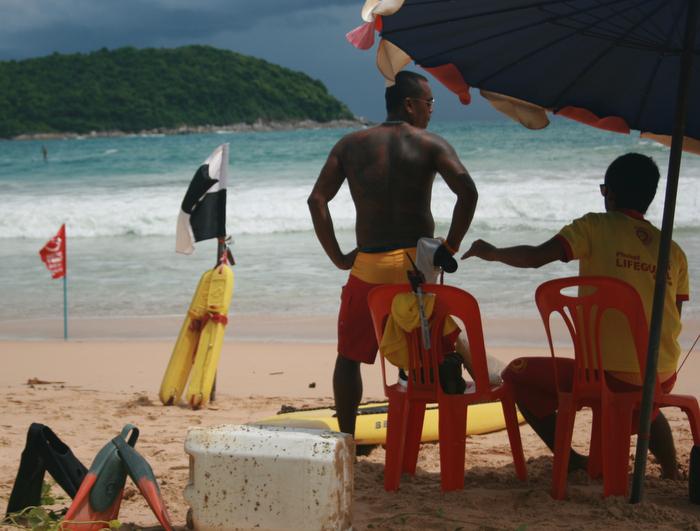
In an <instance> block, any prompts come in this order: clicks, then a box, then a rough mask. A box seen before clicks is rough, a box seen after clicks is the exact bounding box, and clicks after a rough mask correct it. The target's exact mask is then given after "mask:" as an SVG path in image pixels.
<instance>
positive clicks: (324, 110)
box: [0, 46, 353, 138]
mask: <svg viewBox="0 0 700 531" xmlns="http://www.w3.org/2000/svg"><path fill="white" fill-rule="evenodd" d="M352 117H353V115H352V113H351V112H350V110H349V109H348V108H347V107H346V106H345V105H344V104H343V103H342V102H340V101H338V100H337V99H336V98H334V97H333V96H332V95H330V94H329V92H328V90H327V89H326V87H325V86H324V85H323V83H321V82H320V81H318V80H314V79H312V78H310V77H309V76H307V75H306V74H304V73H302V72H296V71H293V70H289V69H287V68H283V67H280V66H278V65H274V64H272V63H269V62H267V61H264V60H261V59H256V58H254V57H250V56H245V55H242V54H238V53H235V52H231V51H227V50H220V49H217V48H213V47H210V46H184V47H181V48H175V49H155V48H147V49H136V48H132V47H126V48H119V49H116V50H108V49H106V48H103V49H101V50H98V51H95V52H91V53H87V54H81V53H77V54H59V53H54V54H52V55H49V56H46V57H39V58H33V59H25V60H21V61H1V62H0V137H2V138H11V137H14V136H17V135H20V134H29V133H52V132H74V133H89V132H91V131H112V130H120V131H124V132H135V131H141V130H147V129H157V128H175V127H179V126H182V125H192V126H197V125H229V124H234V123H253V122H255V121H257V120H259V119H262V120H264V121H272V120H274V121H291V120H305V119H310V120H315V121H318V122H327V121H330V120H335V119H344V118H352Z"/></svg>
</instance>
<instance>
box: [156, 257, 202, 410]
mask: <svg viewBox="0 0 700 531" xmlns="http://www.w3.org/2000/svg"><path fill="white" fill-rule="evenodd" d="M211 273H212V271H211V270H210V271H205V272H204V274H203V275H202V277H201V278H200V279H199V284H197V289H196V290H195V292H194V296H193V297H192V302H191V303H190V307H189V309H188V310H187V314H186V315H185V320H184V321H183V323H182V327H181V328H180V333H179V334H178V336H177V341H176V342H175V347H173V353H172V354H171V356H170V362H168V367H167V369H165V375H164V376H163V382H162V383H161V384H160V392H159V393H158V395H159V396H160V401H161V402H163V404H165V405H166V406H169V405H172V404H174V403H175V402H177V401H178V400H179V399H180V396H181V395H182V392H183V391H184V390H185V385H186V384H187V378H188V377H189V375H190V369H191V368H192V363H193V361H194V355H195V352H196V350H197V343H199V333H200V326H199V323H201V321H202V319H203V318H204V315H205V314H206V312H207V297H208V296H209V283H210V279H211Z"/></svg>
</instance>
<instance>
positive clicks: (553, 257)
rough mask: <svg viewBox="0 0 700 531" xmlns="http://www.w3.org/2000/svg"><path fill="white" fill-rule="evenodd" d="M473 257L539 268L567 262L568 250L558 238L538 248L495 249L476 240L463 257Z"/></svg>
mask: <svg viewBox="0 0 700 531" xmlns="http://www.w3.org/2000/svg"><path fill="white" fill-rule="evenodd" d="M471 256H476V257H477V258H481V259H482V260H486V261H488V262H502V263H504V264H506V265H509V266H513V267H532V268H537V267H541V266H543V265H545V264H549V263H550V262H555V261H557V260H562V261H566V248H565V246H564V243H563V242H562V241H561V238H559V237H558V236H555V237H554V238H552V239H551V240H547V241H546V242H544V243H543V244H541V245H538V246H533V245H516V246H515V247H494V246H493V245H491V244H490V243H488V242H486V241H484V240H476V241H475V242H474V243H472V245H471V247H470V248H469V250H468V251H467V252H466V253H464V254H463V255H462V260H464V259H465V258H469V257H471Z"/></svg>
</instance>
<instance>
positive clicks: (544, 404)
mask: <svg viewBox="0 0 700 531" xmlns="http://www.w3.org/2000/svg"><path fill="white" fill-rule="evenodd" d="M555 367H556V370H557V379H558V380H559V385H560V386H561V387H562V389H564V390H570V389H571V386H572V385H573V381H574V360H573V359H571V358H556V362H555V359H554V358H552V357H551V356H549V357H526V358H518V359H516V360H513V361H512V362H510V363H509V364H508V366H507V367H506V368H505V369H504V370H503V373H502V374H501V376H502V377H503V381H504V382H507V383H508V384H509V385H510V386H511V388H512V389H513V394H514V398H515V401H516V402H517V403H518V404H519V405H520V406H521V407H523V408H525V409H527V410H528V411H530V412H531V413H532V414H533V415H535V416H536V417H538V418H542V417H546V416H547V415H551V414H552V413H554V412H556V410H557V408H558V403H557V402H558V401H557V386H556V383H555V381H554V368H555ZM605 380H606V383H607V384H608V388H609V389H610V390H611V391H617V392H620V393H622V392H633V391H639V390H640V387H639V386H637V385H634V384H631V383H629V382H624V381H622V380H620V379H618V378H615V377H614V376H612V375H610V374H606V375H605ZM675 383H676V376H675V374H674V375H673V376H672V377H671V378H669V379H668V380H666V381H664V382H662V383H661V389H662V390H663V391H664V392H665V393H669V392H671V389H673V386H674V385H675ZM658 412H659V410H658V408H655V409H654V412H653V416H652V418H655V417H656V415H657V414H658ZM638 423H639V413H638V412H636V413H635V416H634V422H633V424H632V426H633V431H634V433H636V431H637V424H638Z"/></svg>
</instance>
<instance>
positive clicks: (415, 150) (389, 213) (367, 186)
mask: <svg viewBox="0 0 700 531" xmlns="http://www.w3.org/2000/svg"><path fill="white" fill-rule="evenodd" d="M439 147H440V146H439V142H438V141H437V139H436V137H434V135H431V134H430V133H428V132H427V131H425V130H423V129H419V128H417V127H413V126H411V125H409V124H407V123H405V122H389V123H384V124H381V125H379V126H376V127H372V128H371V129H366V130H363V131H358V132H356V133H352V134H350V135H348V136H346V137H345V138H343V139H342V140H341V141H340V142H339V143H338V145H337V156H338V160H339V163H340V166H341V167H342V170H343V173H344V175H345V177H346V179H347V180H348V185H349V187H350V193H351V194H352V199H353V202H354V203H355V207H356V210H357V220H356V223H355V233H356V235H357V245H358V247H359V248H360V249H361V250H362V249H366V248H399V247H413V246H415V244H416V242H417V241H418V239H419V238H421V237H424V236H432V235H433V232H434V229H435V223H434V221H433V216H432V213H431V211H430V199H431V190H432V186H433V181H434V179H435V174H436V172H437V168H436V162H435V159H436V155H437V153H438V152H439Z"/></svg>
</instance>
